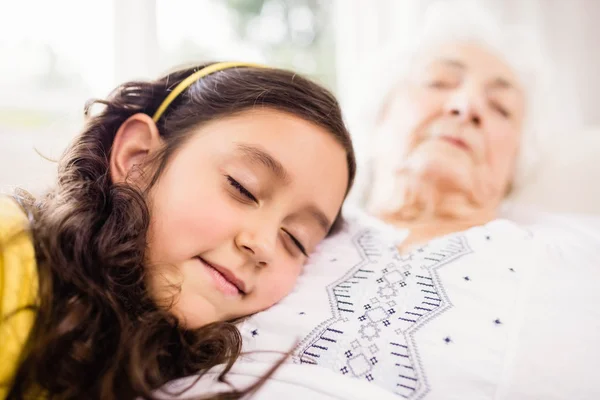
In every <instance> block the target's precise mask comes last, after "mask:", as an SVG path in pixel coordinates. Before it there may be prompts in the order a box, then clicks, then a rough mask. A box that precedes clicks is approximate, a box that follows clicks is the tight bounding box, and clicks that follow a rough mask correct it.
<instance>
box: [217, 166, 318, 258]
mask: <svg viewBox="0 0 600 400" xmlns="http://www.w3.org/2000/svg"><path fill="white" fill-rule="evenodd" d="M226 177H227V181H228V182H229V184H230V185H231V186H232V187H233V188H234V189H235V190H236V191H237V192H238V193H239V194H240V195H242V196H243V197H245V198H246V199H248V200H250V201H252V202H254V203H258V199H257V198H256V197H255V196H254V195H253V194H252V193H251V192H250V191H249V190H248V189H246V188H245V187H244V186H243V185H242V184H241V183H239V182H238V181H236V180H235V179H233V177H231V176H230V175H226ZM282 230H283V232H284V233H285V234H286V235H287V236H288V237H289V238H290V240H291V241H292V242H293V243H294V246H296V247H297V248H298V250H300V252H301V253H302V254H303V255H305V256H306V257H308V252H307V251H306V247H304V245H303V244H302V242H300V241H299V240H298V239H296V237H295V236H294V235H292V234H291V233H290V232H288V231H286V230H285V229H282Z"/></svg>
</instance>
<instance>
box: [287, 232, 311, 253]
mask: <svg viewBox="0 0 600 400" xmlns="http://www.w3.org/2000/svg"><path fill="white" fill-rule="evenodd" d="M282 230H283V232H284V233H285V234H286V235H287V236H288V237H289V238H290V240H291V241H292V243H294V246H296V247H297V248H298V250H300V252H301V253H302V254H304V255H305V256H306V257H308V253H307V251H306V247H304V245H303V244H302V243H301V242H300V241H299V240H298V239H296V237H295V236H294V235H292V234H291V233H290V232H288V231H286V230H285V229H282Z"/></svg>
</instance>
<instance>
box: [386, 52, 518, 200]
mask: <svg viewBox="0 0 600 400" xmlns="http://www.w3.org/2000/svg"><path fill="white" fill-rule="evenodd" d="M411 71H412V72H411V74H410V76H409V79H408V80H407V81H405V82H402V83H401V85H400V86H399V87H398V88H397V89H396V90H395V92H394V93H393V96H392V100H391V101H390V102H389V103H388V105H387V108H386V110H385V114H384V115H383V116H382V124H381V128H382V129H391V130H392V131H390V133H392V134H393V136H394V137H395V139H394V142H395V144H394V147H395V148H396V149H397V150H398V152H399V153H398V152H396V154H395V155H394V158H395V160H396V161H395V165H394V166H393V169H395V170H396V173H398V174H400V175H402V174H403V173H405V172H410V175H412V176H413V177H415V176H416V177H417V178H418V179H426V180H428V181H429V182H433V183H434V184H435V185H450V186H452V190H458V191H462V192H466V193H469V194H471V195H472V196H474V197H477V198H479V200H481V201H489V200H491V198H490V196H493V197H495V198H497V199H501V198H502V197H503V196H504V194H505V193H506V190H507V188H508V186H509V185H510V182H511V180H512V177H513V172H514V166H515V159H516V155H517V152H518V147H519V143H520V136H521V128H522V121H523V114H524V96H523V93H522V89H521V86H520V84H519V83H518V80H517V77H516V75H515V73H514V72H513V71H512V70H511V68H509V67H508V66H507V65H506V64H505V63H504V62H503V61H502V60H500V59H499V58H497V57H496V56H495V55H494V54H492V53H490V52H488V51H486V50H485V49H483V48H482V47H480V46H478V45H475V44H468V43H450V44H447V45H443V46H439V47H435V48H432V49H431V50H430V51H428V52H427V53H425V54H422V56H421V57H419V58H418V59H417V60H416V62H415V63H414V65H413V68H412V70H411Z"/></svg>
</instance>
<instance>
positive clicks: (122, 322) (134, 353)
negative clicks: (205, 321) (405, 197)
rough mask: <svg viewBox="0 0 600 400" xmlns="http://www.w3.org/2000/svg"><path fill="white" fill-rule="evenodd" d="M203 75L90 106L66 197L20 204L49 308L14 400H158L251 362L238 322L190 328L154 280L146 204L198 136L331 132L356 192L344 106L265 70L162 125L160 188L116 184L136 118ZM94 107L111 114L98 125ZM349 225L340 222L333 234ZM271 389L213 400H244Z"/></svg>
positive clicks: (56, 193) (69, 158)
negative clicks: (235, 127)
mask: <svg viewBox="0 0 600 400" xmlns="http://www.w3.org/2000/svg"><path fill="white" fill-rule="evenodd" d="M202 67H203V66H197V67H194V68H186V69H181V70H178V71H175V72H172V73H169V74H167V75H165V76H163V77H162V78H160V79H158V80H155V81H150V82H129V83H125V84H123V85H121V86H119V87H118V88H116V89H115V90H114V91H113V92H112V93H111V94H110V95H109V97H108V99H106V100H95V101H92V102H90V103H88V105H86V111H85V112H86V116H87V122H86V126H85V127H84V130H83V132H82V133H81V134H80V135H79V136H78V137H77V138H76V139H75V140H74V142H73V143H72V144H71V145H70V146H69V148H68V149H67V151H66V152H65V153H64V155H63V156H62V158H61V159H60V162H59V167H58V182H57V185H56V187H55V188H54V189H53V190H52V191H50V192H49V193H48V194H47V195H45V196H44V197H42V198H40V199H39V200H36V199H34V198H32V197H31V196H29V195H27V194H26V193H24V192H20V193H17V194H16V196H15V197H16V198H17V199H18V200H19V201H20V202H21V204H22V205H23V206H24V208H25V209H26V210H27V211H28V213H29V214H30V221H31V226H30V229H31V235H32V237H33V241H34V245H35V252H36V258H37V266H38V271H39V301H38V304H37V305H36V306H35V307H33V308H34V311H35V312H36V317H35V322H34V326H33V328H32V331H31V333H30V336H29V339H28V341H27V343H26V345H25V348H24V351H23V354H22V356H21V362H20V365H19V367H18V369H17V371H16V375H15V377H14V380H13V381H12V382H11V386H10V392H9V395H8V398H9V399H19V400H20V399H24V398H31V396H32V395H35V394H36V393H44V394H45V396H46V397H47V398H60V399H132V398H135V397H137V396H141V397H144V398H154V396H155V395H156V389H158V388H160V387H161V386H163V385H164V384H165V383H167V382H168V381H171V380H173V379H177V378H180V377H184V376H187V375H193V374H202V373H204V372H206V371H207V370H208V369H210V368H211V367H213V366H216V365H219V364H224V365H225V366H226V368H225V370H224V372H223V373H222V374H221V375H220V377H219V379H220V380H221V381H224V379H225V378H224V376H225V374H226V372H227V371H228V370H229V369H230V368H231V366H232V365H233V363H234V362H235V360H236V358H237V357H238V356H239V354H240V351H241V336H240V334H239V331H238V330H237V328H236V327H235V325H234V324H233V322H217V323H213V324H210V325H207V326H204V327H202V328H199V329H193V330H192V329H186V328H185V327H184V326H182V325H181V324H180V323H179V322H178V321H177V319H176V318H175V317H174V316H173V315H171V314H170V313H169V312H168V311H167V310H164V309H161V308H159V307H158V306H157V305H156V304H155V303H154V302H153V300H152V298H151V296H150V294H149V293H148V288H147V285H146V279H145V277H146V273H147V272H146V269H145V266H144V259H145V253H146V245H147V242H146V235H147V231H148V226H149V221H150V210H149V206H148V204H147V202H146V200H145V199H146V193H147V191H148V189H149V188H150V187H151V186H152V185H153V184H154V183H155V182H156V180H157V179H158V177H159V176H160V173H161V171H163V169H164V167H165V165H166V164H167V163H168V161H169V159H170V157H171V156H172V155H173V153H174V152H175V150H176V149H177V148H178V147H179V146H181V145H182V144H183V143H184V142H185V140H186V138H187V137H189V136H190V132H191V131H193V130H194V129H195V128H197V127H198V126H200V125H202V124H204V123H207V122H209V121H212V120H215V119H217V118H221V117H224V116H228V115H232V114H235V113H239V112H243V111H245V110H249V109H252V108H256V107H266V108H271V109H276V110H280V111H284V112H287V113H291V114H294V115H296V116H298V117H300V118H303V119H305V120H308V121H310V122H312V123H315V124H317V125H319V126H321V127H323V128H325V129H326V130H327V131H328V132H330V133H331V135H332V136H333V137H334V138H335V139H336V140H337V141H338V142H339V143H340V144H341V145H342V146H343V147H344V149H345V150H346V153H347V162H348V172H349V181H348V182H349V183H348V190H349V189H350V187H351V185H352V182H353V180H354V175H355V170H356V164H355V158H354V152H353V149H352V143H351V140H350V135H349V133H348V131H347V129H346V127H345V125H344V122H343V120H342V115H341V111H340V107H339V105H338V103H337V101H336V99H335V97H334V96H333V95H332V94H331V93H329V92H328V91H327V90H326V89H324V88H322V87H321V86H319V85H317V84H316V83H313V82H311V81H309V80H307V79H305V78H303V77H301V76H299V75H297V74H295V73H292V72H289V71H285V70H279V69H260V68H235V69H229V70H224V71H221V72H217V73H213V74H212V75H209V76H207V77H205V78H202V79H201V80H200V81H198V82H196V83H195V84H193V85H192V86H191V87H190V88H189V89H187V90H186V91H185V92H184V93H182V94H181V95H180V96H179V97H178V98H177V99H176V100H175V101H174V102H173V103H172V104H171V105H170V107H169V108H168V109H167V111H166V113H165V114H164V115H163V116H162V117H161V119H160V120H159V121H158V123H157V125H158V130H159V132H160V134H161V137H162V138H163V140H164V143H165V146H164V150H163V151H162V152H161V154H160V155H159V157H158V158H157V159H156V160H155V162H156V168H155V169H154V170H155V172H154V175H153V176H152V178H153V179H151V180H150V181H151V183H150V186H149V187H148V188H145V189H144V190H140V189H137V188H135V187H132V186H129V185H127V184H115V183H113V182H112V181H111V178H110V174H109V157H110V153H111V147H112V143H113V139H114V137H115V134H116V132H117V130H118V129H119V127H120V126H121V124H122V123H123V122H124V121H125V120H127V119H128V118H129V117H130V116H132V115H134V114H136V113H145V114H148V115H150V116H152V114H153V113H154V112H155V110H156V109H157V108H158V106H159V104H160V103H161V102H162V101H163V100H164V98H165V97H166V96H167V94H168V93H169V92H170V90H172V89H173V88H174V87H175V86H176V85H177V84H178V83H179V82H181V81H182V80H183V79H185V78H186V77H188V76H189V75H190V74H192V73H193V72H195V71H196V70H198V69H199V68H202ZM94 104H95V105H100V106H101V107H102V108H103V109H102V111H101V112H99V113H97V114H95V115H91V113H90V106H91V105H94ZM340 220H341V218H340V216H339V215H338V219H337V222H336V224H334V228H333V230H335V229H336V227H339V225H340ZM271 372H272V371H271ZM265 379H266V376H265V377H263V379H261V380H259V381H258V382H257V383H256V384H254V385H252V386H250V387H248V388H246V389H244V390H237V389H233V388H232V391H231V392H228V393H221V394H212V395H210V396H208V397H206V398H211V399H238V398H242V397H244V396H245V395H248V394H250V393H253V392H254V391H255V390H256V389H257V388H258V387H259V386H260V385H261V384H262V382H264V380H265ZM153 393H154V395H153Z"/></svg>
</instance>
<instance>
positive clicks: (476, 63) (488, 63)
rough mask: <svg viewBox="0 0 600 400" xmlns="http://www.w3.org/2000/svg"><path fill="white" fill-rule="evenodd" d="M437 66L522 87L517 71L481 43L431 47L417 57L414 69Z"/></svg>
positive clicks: (453, 43)
mask: <svg viewBox="0 0 600 400" xmlns="http://www.w3.org/2000/svg"><path fill="white" fill-rule="evenodd" d="M437 64H439V65H444V66H447V67H449V68H455V69H457V70H458V69H460V70H463V71H465V72H467V73H474V74H477V75H489V76H493V78H502V79H503V80H505V81H507V82H509V83H510V84H511V86H514V87H515V88H518V89H520V87H521V85H520V82H519V78H518V76H517V73H516V71H515V70H514V69H513V68H512V67H511V66H510V65H509V64H508V63H507V62H506V61H504V60H503V59H502V57H501V56H500V55H498V54H496V53H495V52H494V51H493V50H492V49H491V48H489V47H486V46H485V45H483V44H480V43H475V42H461V41H453V42H447V43H442V44H438V45H435V46H430V47H428V48H426V49H425V50H423V51H421V52H420V53H419V54H418V55H417V57H416V58H415V63H414V67H417V68H418V69H421V68H423V67H428V66H431V65H437Z"/></svg>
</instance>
